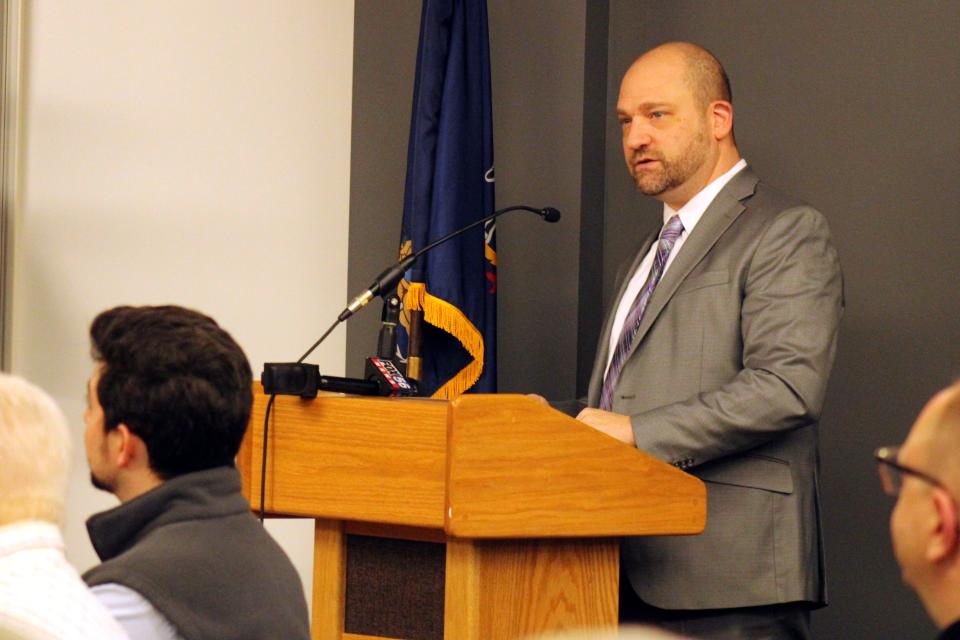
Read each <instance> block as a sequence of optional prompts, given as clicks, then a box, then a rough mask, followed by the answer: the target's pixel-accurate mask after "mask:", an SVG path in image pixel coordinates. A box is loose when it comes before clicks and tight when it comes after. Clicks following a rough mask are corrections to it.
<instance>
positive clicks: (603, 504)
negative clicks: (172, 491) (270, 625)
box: [238, 385, 706, 640]
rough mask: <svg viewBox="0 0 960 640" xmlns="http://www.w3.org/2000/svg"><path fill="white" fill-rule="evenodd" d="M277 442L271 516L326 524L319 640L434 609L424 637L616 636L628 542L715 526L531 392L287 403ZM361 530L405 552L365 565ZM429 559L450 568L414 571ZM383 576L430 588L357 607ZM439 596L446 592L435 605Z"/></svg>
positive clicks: (254, 466)
mask: <svg viewBox="0 0 960 640" xmlns="http://www.w3.org/2000/svg"><path fill="white" fill-rule="evenodd" d="M254 398H255V400H254V410H253V415H252V417H251V422H250V425H251V427H250V429H248V430H247V434H246V436H245V438H244V441H243V445H242V447H241V449H240V453H239V455H238V466H239V468H240V470H241V473H242V475H243V486H244V493H245V495H246V496H247V498H248V500H249V501H250V504H251V505H252V506H253V508H254V509H255V510H256V509H257V508H258V507H259V504H260V472H261V455H262V451H263V450H262V446H263V419H264V410H265V407H266V404H267V398H266V397H265V396H264V395H263V394H262V392H261V390H260V388H259V385H257V389H256V390H255V393H254ZM267 444H268V449H267V454H268V458H267V475H266V477H267V481H266V498H265V506H266V512H267V513H268V514H271V515H275V516H299V517H308V518H314V519H316V526H315V547H314V569H313V576H314V577H313V596H312V603H313V614H312V636H313V638H314V639H315V640H316V639H321V638H322V639H327V638H352V639H354V640H357V639H360V638H375V637H403V636H402V635H393V633H399V634H403V633H406V634H410V635H416V634H414V633H413V632H411V631H409V627H407V626H404V624H406V623H400V624H399V626H398V627H397V628H398V629H401V631H393V632H392V633H391V630H390V629H391V628H392V627H390V626H389V625H391V624H393V623H391V622H390V620H398V619H400V618H402V617H403V615H407V616H412V617H414V618H416V617H417V616H426V615H428V614H427V613H424V612H420V611H417V610H416V609H419V608H421V607H425V608H426V609H429V607H431V606H433V607H435V613H434V615H435V616H437V620H438V622H437V623H436V625H435V626H434V628H433V630H432V631H429V630H428V631H425V632H422V634H423V635H422V637H424V638H428V637H437V638H444V639H446V640H488V639H492V638H496V639H498V640H500V639H508V638H523V637H527V636H529V635H532V634H536V633H540V632H545V631H551V630H562V629H575V628H585V627H605V628H613V627H615V626H616V623H617V599H618V582H619V542H618V537H619V536H624V535H664V534H696V533H699V532H701V531H702V530H703V527H704V525H705V522H706V491H705V488H704V486H703V483H701V482H700V481H699V480H698V479H696V478H694V477H693V476H690V475H687V474H685V473H683V472H681V471H679V470H678V469H676V468H674V467H672V466H670V465H667V464H665V463H663V462H660V461H659V460H656V459H654V458H653V457H651V456H649V455H646V454H644V453H642V452H640V451H638V450H637V449H635V448H634V447H630V446H627V445H624V444H622V443H620V442H618V441H616V440H614V439H613V438H610V437H608V436H606V435H604V434H601V433H599V432H597V431H594V430H593V429H591V428H589V427H587V426H585V425H583V424H582V423H580V422H577V421H576V420H573V419H571V418H569V417H567V416H565V415H563V414H561V413H559V412H557V411H554V410H552V409H550V408H547V407H545V406H543V405H541V404H540V403H538V402H536V401H535V400H533V399H530V398H528V397H526V396H516V395H488V396H482V395H467V396H463V397H461V398H460V399H458V400H455V401H452V402H447V401H443V400H430V399H419V398H418V399H414V398H406V399H388V398H360V397H353V396H340V395H335V396H321V397H319V398H317V399H315V400H301V399H299V398H294V397H281V396H278V397H277V398H276V401H275V404H274V407H273V410H272V412H271V419H270V428H269V435H268V442H267ZM351 540H357V541H367V543H368V544H366V548H367V549H373V550H376V549H378V548H380V547H383V548H384V549H389V548H393V547H395V546H396V545H399V547H397V551H396V553H395V555H394V557H392V559H391V558H389V557H387V558H385V557H384V556H383V555H382V554H381V553H380V552H379V551H375V553H374V554H373V556H372V558H371V557H370V556H369V554H368V556H367V557H363V555H362V553H361V551H362V549H363V548H364V545H361V544H359V543H358V544H356V545H355V546H356V547H357V550H356V551H355V550H353V547H351V542H350V541H351ZM370 540H373V541H374V544H372V545H371V544H369V541H370ZM398 541H399V542H398ZM381 543H382V544H381ZM424 543H426V546H425V547H416V546H413V547H404V546H403V545H404V544H408V545H418V544H419V545H424ZM421 551H424V555H422V556H421V555H419V554H420V552H421ZM421 557H424V558H426V557H433V558H435V559H436V565H437V566H436V567H433V568H425V567H423V566H412V567H407V568H404V565H406V564H412V565H416V564H417V562H418V560H417V559H418V558H421ZM431 562H433V561H426V560H424V561H422V562H420V564H430V563H431ZM351 563H355V564H356V565H357V567H358V568H357V569H356V570H353V569H352V564H351ZM371 567H373V568H372V569H371ZM408 570H409V571H408ZM381 571H382V572H383V574H382V576H381V575H380V573H378V572H381ZM397 571H399V572H400V573H399V574H397V575H395V572H397ZM404 571H408V572H407V573H406V574H404V573H403V572H404ZM410 571H412V573H411V572H410ZM364 572H366V573H364ZM371 572H373V574H374V575H373V576H372V577H371V576H370V575H369V574H370V573H371ZM431 572H432V573H431ZM398 575H399V577H398ZM364 576H366V578H365V577H364ZM404 576H407V577H404ZM410 576H413V577H410ZM418 576H419V577H418ZM431 576H432V577H431ZM418 581H420V582H423V583H424V584H423V588H422V589H421V588H420V587H418V585H417V582H418ZM364 585H366V586H364ZM380 585H384V588H391V585H393V587H395V588H396V589H398V592H400V591H404V590H407V591H410V590H412V591H414V592H417V593H419V594H420V595H419V596H413V597H414V600H413V601H409V600H405V598H407V596H406V595H390V594H388V595H386V596H384V595H382V594H381V596H380V597H381V599H380V601H379V602H380V604H379V605H377V606H376V607H375V608H374V609H373V610H372V612H368V613H354V615H351V611H354V612H359V611H360V608H361V607H363V606H367V605H366V604H365V603H369V602H372V601H375V597H374V594H371V593H370V592H371V591H376V590H378V589H379V588H380ZM364 589H366V590H367V593H360V592H361V591H363V590H364ZM431 590H433V591H431ZM354 591H356V592H358V593H353V592H354ZM424 592H426V593H427V594H429V593H431V592H432V593H434V597H435V599H436V600H437V602H434V603H432V604H430V603H427V604H426V605H424V604H423V602H424V600H423V595H422V594H423V593H424ZM417 597H420V598H421V600H419V601H417V600H416V598H417ZM429 599H430V598H429V595H428V597H427V600H429ZM411 602H419V603H420V604H411ZM394 605H395V606H396V607H397V608H398V609H400V610H399V611H395V612H391V611H385V610H384V609H388V608H390V607H391V606H394ZM372 617H384V618H385V619H386V620H387V622H376V623H374V622H372V621H371V619H372ZM351 619H354V622H350V620H351ZM345 620H347V622H346V623H345ZM357 620H359V622H357ZM368 622H370V624H374V625H375V626H376V625H377V624H379V625H380V626H379V627H377V628H378V629H379V631H370V630H369V628H365V627H364V625H365V624H367V623H368ZM401 622H402V621H401ZM383 625H387V626H386V627H384V626H383ZM357 627H359V629H358V628H357ZM402 629H408V630H407V631H402ZM418 633H420V632H418Z"/></svg>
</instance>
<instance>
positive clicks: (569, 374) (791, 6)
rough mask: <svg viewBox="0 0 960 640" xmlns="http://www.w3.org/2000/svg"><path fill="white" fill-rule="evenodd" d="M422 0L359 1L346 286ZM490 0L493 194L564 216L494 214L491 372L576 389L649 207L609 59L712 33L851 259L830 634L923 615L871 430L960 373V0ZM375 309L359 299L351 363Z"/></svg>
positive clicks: (738, 95)
mask: <svg viewBox="0 0 960 640" xmlns="http://www.w3.org/2000/svg"><path fill="white" fill-rule="evenodd" d="M398 5H399V6H405V7H407V10H406V11H400V10H399V9H398V8H397V7H398ZM598 5H599V6H598ZM418 6H419V3H415V2H412V1H411V2H409V3H408V4H401V3H376V2H372V1H370V0H358V2H357V13H356V34H355V37H356V40H355V47H356V53H357V55H356V66H355V76H354V77H355V94H354V132H353V136H354V146H353V161H352V162H353V175H352V184H353V188H352V202H351V246H350V248H351V254H350V287H349V288H350V290H351V291H355V290H358V289H359V288H361V287H362V286H366V285H367V284H369V282H368V281H369V280H370V279H371V277H372V276H373V275H374V274H375V273H376V272H377V271H378V270H379V269H380V268H381V267H382V266H383V264H384V260H385V259H387V260H389V259H391V258H392V256H393V255H394V254H395V251H396V243H397V238H398V236H399V226H400V213H401V208H402V189H403V171H404V166H403V165H404V159H405V152H406V140H407V132H408V127H409V109H410V95H411V88H412V81H413V59H414V55H415V51H416V39H417V28H418V22H419V13H418V9H417V7H418ZM489 11H490V31H491V33H490V39H491V49H492V60H493V81H494V87H493V89H494V92H493V98H494V105H495V106H494V110H495V113H494V117H495V120H496V121H495V136H496V137H495V141H494V144H495V153H496V161H497V179H498V184H497V201H498V204H500V205H504V204H507V203H512V202H515V201H517V202H518V201H527V202H531V203H538V202H542V203H544V204H552V205H554V206H557V207H558V208H560V209H561V210H562V211H563V212H564V219H563V220H562V221H561V223H560V224H559V225H555V226H554V227H545V226H543V225H538V224H537V221H536V220H532V219H529V218H526V217H523V216H517V217H515V218H513V219H509V218H507V219H505V220H503V222H502V224H501V225H500V227H499V229H500V235H499V238H498V242H499V261H500V264H499V272H500V283H501V288H500V296H499V297H500V299H499V304H500V326H499V331H500V338H499V348H500V384H501V389H502V390H503V391H519V390H522V391H538V392H540V393H544V394H546V395H548V396H550V397H558V398H559V397H569V396H571V395H572V394H573V393H574V392H575V390H576V389H577V388H580V389H582V384H583V380H584V370H585V363H587V364H588V363H589V361H590V359H591V358H592V352H593V349H594V345H595V341H596V332H597V326H596V323H597V322H598V319H599V314H600V308H601V307H602V306H605V305H606V304H607V303H608V301H609V298H610V290H611V288H612V284H613V283H612V277H613V274H614V272H615V270H616V268H617V266H618V265H619V263H620V262H621V261H622V260H623V259H625V258H626V257H628V255H629V252H630V251H631V250H632V248H633V246H634V244H635V243H636V242H637V240H638V238H639V236H640V235H642V234H643V233H644V232H645V231H646V230H647V229H650V228H652V227H654V226H655V225H656V224H657V223H658V216H659V206H658V205H656V204H655V203H652V202H650V201H648V200H645V199H643V198H642V197H638V196H637V195H636V194H635V193H634V191H633V188H632V186H631V184H630V182H629V180H628V179H627V177H626V171H625V168H624V165H623V160H622V157H621V152H620V142H619V131H618V129H617V128H616V125H615V123H614V119H613V117H612V113H613V104H614V102H615V98H616V92H617V89H618V84H619V78H620V75H621V74H622V72H623V71H624V69H625V68H626V66H627V65H628V64H629V62H630V61H631V60H632V58H633V57H634V56H636V55H637V54H638V53H640V52H641V51H643V50H644V49H645V48H648V47H649V46H653V45H655V44H657V43H659V42H662V41H665V40H670V39H688V40H694V41H697V42H700V43H702V44H704V45H706V46H707V47H709V48H711V49H712V50H713V51H715V52H716V53H717V55H718V56H719V57H720V59H721V60H723V61H724V63H725V65H726V66H727V69H728V71H729V73H730V76H731V79H732V81H733V85H734V94H735V106H736V128H737V138H738V141H739V143H740V147H741V150H742V151H743V153H744V155H745V157H746V158H747V160H748V161H749V162H750V163H751V164H752V165H753V166H754V167H755V168H756V170H757V171H758V173H759V174H760V175H761V176H762V177H763V179H765V180H766V181H768V182H770V183H772V184H774V185H776V186H778V187H780V188H782V189H784V190H786V191H789V192H791V193H794V194H796V195H798V196H800V197H802V198H804V199H806V200H807V201H809V202H811V203H813V204H814V205H816V206H817V207H819V208H820V209H821V210H822V211H823V212H824V213H825V214H826V215H827V217H828V219H829V220H830V223H831V226H832V228H833V232H834V236H835V239H836V242H837V245H838V246H839V250H840V256H841V260H842V262H843V267H844V273H845V278H846V299H847V313H846V317H845V319H844V323H843V326H842V333H841V342H840V353H839V356H838V362H837V365H836V368H835V370H834V375H833V379H832V383H831V387H830V392H829V396H828V400H827V406H826V409H825V414H824V418H823V422H822V434H821V437H822V445H821V451H822V461H823V493H824V507H825V519H826V522H825V527H826V531H825V535H826V545H827V561H828V565H827V567H828V582H829V589H830V606H829V607H827V608H826V609H824V610H822V611H819V612H817V613H816V614H815V615H814V626H815V629H816V631H817V632H818V637H821V638H903V639H907V640H910V639H912V638H918V639H919V638H928V637H932V636H933V627H932V625H930V623H929V622H928V621H927V619H926V616H925V615H924V613H923V611H922V609H921V607H920V605H919V604H918V601H917V600H916V598H915V596H914V595H913V594H912V592H910V591H909V590H908V589H906V588H905V587H903V586H902V585H901V584H900V580H899V575H898V571H897V569H896V565H895V563H894V561H893V559H892V557H891V554H890V545H889V541H888V533H887V518H888V515H889V511H890V508H891V506H892V504H891V502H890V501H889V500H888V499H887V498H886V497H885V496H883V495H882V494H881V492H880V488H879V484H878V482H877V480H876V472H875V469H874V466H873V464H872V462H871V458H870V453H871V451H872V450H873V448H874V447H876V446H878V445H881V444H887V443H895V442H899V441H901V440H902V439H903V437H904V435H905V434H906V431H907V429H908V428H909V425H910V424H911V422H912V420H913V418H914V416H915V415H916V413H917V412H918V411H919V409H920V408H921V406H922V405H923V403H924V402H925V401H926V399H927V398H928V397H929V396H930V395H932V394H933V392H934V391H935V390H937V389H938V388H940V387H942V386H944V385H946V384H948V383H949V382H950V381H951V380H952V379H953V377H954V376H956V375H958V374H960V341H958V340H957V335H958V333H960V332H958V329H960V326H958V325H960V300H958V296H957V294H956V291H957V274H960V253H958V252H957V251H956V247H958V246H960V224H958V223H957V222H956V221H955V218H956V216H957V213H958V210H960V204H958V203H960V181H958V180H957V178H956V175H957V174H958V173H960V108H958V102H957V100H956V97H957V96H958V95H960V65H958V64H957V61H958V60H960V39H958V38H957V34H958V33H960V3H957V2H953V1H951V2H912V3H905V2H892V1H889V0H885V1H883V2H873V1H868V0H854V1H847V2H831V3H827V2H810V1H805V0H789V1H786V0H784V1H780V2H767V1H761V0H736V1H733V0H728V1H718V2H710V3H705V2H698V1H694V0H671V1H664V2H653V1H639V0H611V2H609V5H607V4H606V3H603V2H588V1H586V0H577V1H560V0H557V1H554V2H532V1H530V2H515V3H510V2H506V1H505V0H490V2H489ZM391 12H394V13H393V14H391ZM608 12H609V13H608ZM608 37H609V39H608ZM607 44H608V45H609V46H607ZM604 68H606V71H604ZM604 96H605V98H604ZM604 102H606V104H603V103H604ZM604 127H606V140H603V141H601V138H602V137H603V134H602V131H603V129H604ZM378 313H379V312H378V311H367V312H366V314H365V315H363V316H361V317H358V318H356V319H354V320H352V321H351V322H352V323H353V324H352V325H351V326H350V327H349V329H348V363H347V364H348V370H349V371H351V372H352V373H354V374H356V373H359V370H360V366H361V365H360V362H361V360H362V357H363V356H365V355H369V354H370V353H372V351H373V348H374V345H375V329H376V320H377V315H378Z"/></svg>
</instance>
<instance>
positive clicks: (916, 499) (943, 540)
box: [874, 383, 960, 640]
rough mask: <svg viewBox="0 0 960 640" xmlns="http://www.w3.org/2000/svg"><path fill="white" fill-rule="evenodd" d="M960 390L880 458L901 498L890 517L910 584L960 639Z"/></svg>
mask: <svg viewBox="0 0 960 640" xmlns="http://www.w3.org/2000/svg"><path fill="white" fill-rule="evenodd" d="M958 456H960V383H956V384H954V385H953V386H951V387H949V388H947V389H945V390H943V391H941V392H940V393H938V394H937V395H935V396H934V397H933V398H932V399H931V400H930V401H929V402H928V403H927V406H925V407H924V408H923V411H921V412H920V415H919V417H918V418H917V421H916V422H915V423H914V425H913V427H912V428H911V429H910V434H909V435H908V436H907V440H906V441H905V442H904V443H903V445H902V446H900V447H895V446H892V447H881V448H880V449H877V450H876V452H875V453H874V457H875V458H876V460H877V462H878V463H879V471H880V480H881V482H882V483H883V489H884V491H885V492H886V493H887V494H889V495H891V496H895V497H896V498H897V503H896V506H895V507H894V509H893V513H892V514H891V516H890V535H891V537H892V538H893V552H894V555H895V556H896V558H897V563H898V564H899V565H900V569H901V573H902V575H903V580H904V582H906V584H907V585H908V586H910V588H912V589H913V590H914V591H916V593H917V595H918V596H919V597H920V600H921V601H922V602H923V605H924V607H925V608H926V610H927V613H928V614H929V615H930V617H931V618H932V619H933V622H934V623H935V624H936V625H937V627H938V628H939V629H940V630H941V632H940V635H939V636H938V637H937V638H938V640H950V639H960V528H958V518H960V514H958V509H957V502H956V500H955V498H954V496H957V495H960V465H958V464H957V458H958Z"/></svg>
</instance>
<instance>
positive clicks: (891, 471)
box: [873, 447, 949, 497]
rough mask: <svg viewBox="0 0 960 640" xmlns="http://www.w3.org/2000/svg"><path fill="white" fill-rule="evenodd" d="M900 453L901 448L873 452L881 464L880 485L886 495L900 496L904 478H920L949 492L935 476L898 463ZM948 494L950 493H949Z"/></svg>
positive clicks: (879, 467)
mask: <svg viewBox="0 0 960 640" xmlns="http://www.w3.org/2000/svg"><path fill="white" fill-rule="evenodd" d="M899 453H900V447H880V448H879V449H877V450H876V451H874V452H873V457H874V459H875V460H876V461H877V462H878V463H879V464H878V465H877V470H878V471H879V472H880V484H882V485H883V491H884V493H886V494H887V495H889V496H894V497H896V496H898V495H900V487H902V486H903V476H913V477H914V478H919V479H921V480H923V481H924V482H929V483H930V484H932V485H933V486H935V487H940V488H941V489H943V490H944V491H947V488H946V487H945V486H943V483H941V482H940V481H939V480H937V479H936V478H934V477H933V476H931V475H929V474H926V473H924V472H923V471H918V470H916V469H911V468H910V467H907V466H904V465H902V464H900V463H899V462H898V461H897V456H898V454H899ZM947 492H948V493H949V491H947Z"/></svg>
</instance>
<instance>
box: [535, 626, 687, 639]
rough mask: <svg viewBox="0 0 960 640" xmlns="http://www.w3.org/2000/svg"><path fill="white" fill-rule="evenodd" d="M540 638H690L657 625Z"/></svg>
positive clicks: (557, 634) (594, 630)
mask: <svg viewBox="0 0 960 640" xmlns="http://www.w3.org/2000/svg"><path fill="white" fill-rule="evenodd" d="M536 638H537V639H538V640H689V639H687V638H686V637H685V636H678V635H676V634H674V633H671V632H669V631H664V630H663V629H659V628H657V627H650V626H646V625H642V626H633V625H628V626H623V627H620V628H619V629H581V630H579V631H569V632H559V633H548V634H545V635H542V636H536Z"/></svg>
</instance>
